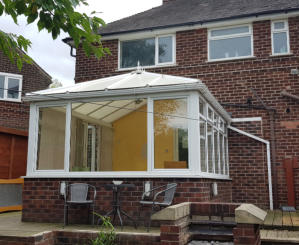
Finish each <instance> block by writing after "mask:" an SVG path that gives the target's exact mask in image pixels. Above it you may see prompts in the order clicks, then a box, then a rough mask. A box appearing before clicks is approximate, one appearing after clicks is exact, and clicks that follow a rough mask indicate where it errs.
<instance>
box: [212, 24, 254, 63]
mask: <svg viewBox="0 0 299 245" xmlns="http://www.w3.org/2000/svg"><path fill="white" fill-rule="evenodd" d="M244 26H248V27H249V32H248V33H242V34H230V35H222V36H217V37H212V35H211V32H212V31H215V30H225V29H230V28H237V27H244ZM245 36H250V40H251V41H250V44H251V54H250V55H246V56H237V57H228V58H219V59H211V57H210V41H211V40H226V39H231V38H236V37H245ZM207 47H208V62H213V61H226V60H238V59H248V58H254V42H253V28H252V24H251V23H250V24H243V25H234V26H225V27H218V28H211V29H208V45H207Z"/></svg>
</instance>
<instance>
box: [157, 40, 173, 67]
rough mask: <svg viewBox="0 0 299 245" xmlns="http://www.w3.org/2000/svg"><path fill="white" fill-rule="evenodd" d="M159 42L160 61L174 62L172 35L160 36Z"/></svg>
mask: <svg viewBox="0 0 299 245" xmlns="http://www.w3.org/2000/svg"><path fill="white" fill-rule="evenodd" d="M158 42H159V63H166V62H172V61H173V58H172V55H173V54H172V48H173V47H172V37H160V38H159V39H158Z"/></svg>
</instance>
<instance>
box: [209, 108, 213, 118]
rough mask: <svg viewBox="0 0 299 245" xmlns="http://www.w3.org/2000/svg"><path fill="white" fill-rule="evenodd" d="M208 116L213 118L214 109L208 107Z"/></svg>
mask: <svg viewBox="0 0 299 245" xmlns="http://www.w3.org/2000/svg"><path fill="white" fill-rule="evenodd" d="M208 118H209V119H211V120H213V110H212V109H211V108H210V107H209V108H208Z"/></svg>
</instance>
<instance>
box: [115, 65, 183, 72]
mask: <svg viewBox="0 0 299 245" xmlns="http://www.w3.org/2000/svg"><path fill="white" fill-rule="evenodd" d="M173 66H177V64H176V63H172V64H167V65H166V64H165V65H155V66H141V68H142V69H155V68H164V67H165V68H167V67H173ZM136 69H137V67H131V68H119V69H117V70H115V71H116V72H121V71H135V70H136Z"/></svg>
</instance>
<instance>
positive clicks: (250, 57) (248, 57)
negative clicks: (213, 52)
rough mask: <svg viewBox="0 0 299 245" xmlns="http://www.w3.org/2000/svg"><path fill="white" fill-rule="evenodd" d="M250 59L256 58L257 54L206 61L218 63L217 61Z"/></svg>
mask: <svg viewBox="0 0 299 245" xmlns="http://www.w3.org/2000/svg"><path fill="white" fill-rule="evenodd" d="M250 59H256V56H246V57H237V58H229V59H217V60H207V61H206V63H217V62H226V61H239V60H250Z"/></svg>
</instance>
